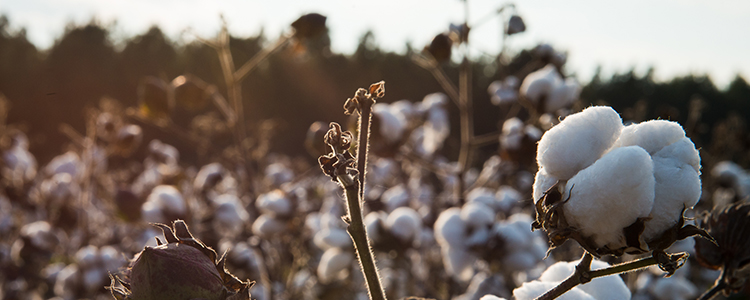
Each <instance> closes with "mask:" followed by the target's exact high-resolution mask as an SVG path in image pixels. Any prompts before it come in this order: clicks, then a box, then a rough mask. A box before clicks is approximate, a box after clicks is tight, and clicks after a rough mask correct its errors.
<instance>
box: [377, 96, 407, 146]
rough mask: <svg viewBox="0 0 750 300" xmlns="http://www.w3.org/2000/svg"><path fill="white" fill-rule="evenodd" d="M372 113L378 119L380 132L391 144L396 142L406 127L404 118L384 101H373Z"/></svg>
mask: <svg viewBox="0 0 750 300" xmlns="http://www.w3.org/2000/svg"><path fill="white" fill-rule="evenodd" d="M372 114H373V115H375V117H376V118H378V121H380V134H382V135H383V137H385V139H386V141H388V143H391V144H395V143H398V141H400V140H401V137H402V136H403V134H404V130H405V129H406V119H405V118H404V117H403V116H400V115H399V114H398V113H395V112H394V111H393V110H392V107H391V106H390V105H388V104H386V103H375V105H373V106H372Z"/></svg>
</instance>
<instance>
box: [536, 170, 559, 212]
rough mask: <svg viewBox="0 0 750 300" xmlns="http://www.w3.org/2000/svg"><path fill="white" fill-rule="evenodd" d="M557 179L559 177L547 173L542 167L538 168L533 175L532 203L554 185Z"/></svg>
mask: <svg viewBox="0 0 750 300" xmlns="http://www.w3.org/2000/svg"><path fill="white" fill-rule="evenodd" d="M558 180H559V179H557V178H556V177H554V176H552V175H549V174H548V173H547V170H545V169H544V167H541V168H539V171H538V172H536V176H534V185H533V186H532V189H533V191H532V194H533V197H534V203H536V202H537V201H539V199H542V196H544V192H546V191H547V190H548V189H549V188H551V187H552V186H553V185H555V183H557V181H558Z"/></svg>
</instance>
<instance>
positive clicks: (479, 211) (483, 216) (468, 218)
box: [461, 201, 495, 227]
mask: <svg viewBox="0 0 750 300" xmlns="http://www.w3.org/2000/svg"><path fill="white" fill-rule="evenodd" d="M461 219H463V220H464V221H465V222H466V224H469V225H471V226H474V227H480V226H487V225H489V224H492V222H493V221H495V211H493V210H492V208H490V207H489V206H487V205H485V204H483V203H481V202H476V201H475V202H468V203H466V204H464V206H463V208H461Z"/></svg>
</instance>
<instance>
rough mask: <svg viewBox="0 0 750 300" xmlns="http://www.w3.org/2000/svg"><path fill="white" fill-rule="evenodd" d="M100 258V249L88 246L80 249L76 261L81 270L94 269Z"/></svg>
mask: <svg viewBox="0 0 750 300" xmlns="http://www.w3.org/2000/svg"><path fill="white" fill-rule="evenodd" d="M98 258H99V249H98V248H96V246H93V245H88V246H85V247H82V248H81V249H78V251H77V252H76V254H75V259H76V262H77V263H78V265H79V266H80V267H81V268H84V269H86V268H90V267H93V266H94V265H95V264H96V262H97V260H98Z"/></svg>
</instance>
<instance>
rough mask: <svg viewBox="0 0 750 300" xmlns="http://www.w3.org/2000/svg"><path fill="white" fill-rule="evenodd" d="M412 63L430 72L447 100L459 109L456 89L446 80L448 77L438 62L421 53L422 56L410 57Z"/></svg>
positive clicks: (459, 102)
mask: <svg viewBox="0 0 750 300" xmlns="http://www.w3.org/2000/svg"><path fill="white" fill-rule="evenodd" d="M411 59H412V61H413V62H414V63H416V64H417V65H418V66H420V67H422V68H423V69H425V70H427V71H430V73H432V77H435V80H437V81H438V83H439V84H440V86H441V87H442V88H443V90H444V91H445V93H446V94H448V98H450V99H451V100H452V101H453V103H454V104H456V106H458V107H459V108H460V107H461V101H460V97H459V93H458V87H456V85H455V84H453V82H451V81H450V79H448V75H447V74H445V71H444V70H443V68H441V67H440V65H439V64H438V62H437V61H436V60H435V58H433V57H432V56H431V55H430V54H429V53H422V55H421V56H420V55H414V56H412V58H411Z"/></svg>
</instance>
